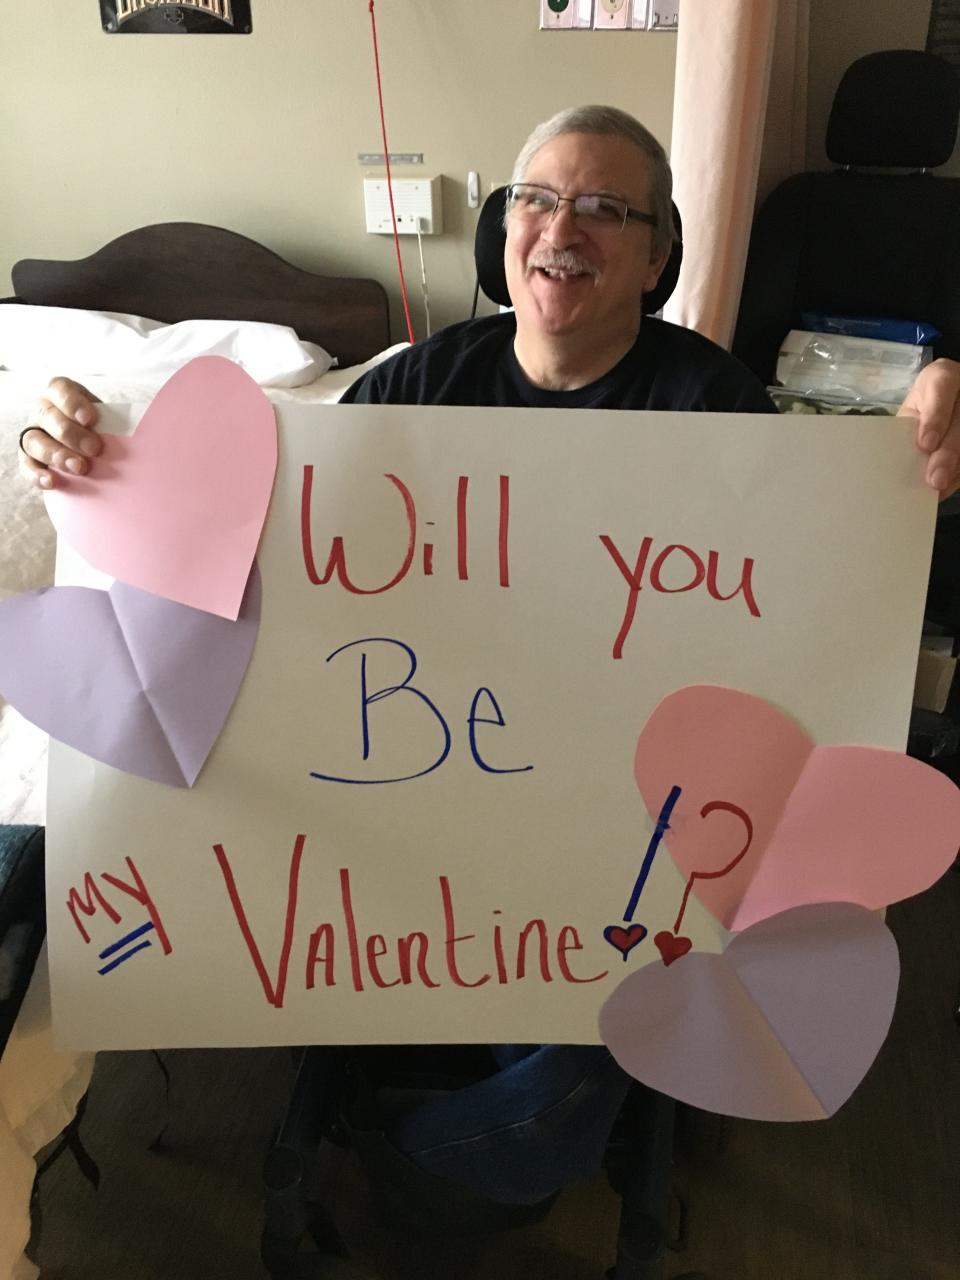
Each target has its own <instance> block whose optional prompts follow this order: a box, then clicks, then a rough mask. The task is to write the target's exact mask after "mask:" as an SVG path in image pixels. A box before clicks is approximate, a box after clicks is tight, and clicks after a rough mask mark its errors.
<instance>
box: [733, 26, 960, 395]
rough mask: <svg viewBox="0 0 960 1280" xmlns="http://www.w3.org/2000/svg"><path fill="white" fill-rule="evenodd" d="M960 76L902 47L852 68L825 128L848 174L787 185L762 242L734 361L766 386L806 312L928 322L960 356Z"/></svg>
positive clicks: (759, 228) (831, 151) (760, 233)
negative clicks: (958, 174) (956, 158)
mask: <svg viewBox="0 0 960 1280" xmlns="http://www.w3.org/2000/svg"><path fill="white" fill-rule="evenodd" d="M958 116H960V78H958V76H957V73H956V71H955V70H954V69H953V67H951V66H950V65H949V63H947V62H945V61H944V60H943V59H942V58H938V57H936V56H935V55H934V54H932V53H921V52H919V51H917V50H914V49H892V50H886V51H884V52H882V53H871V54H868V55H867V56H866V57H864V58H858V59H857V61H856V62H854V63H853V64H852V65H851V66H850V67H848V69H847V71H846V72H845V73H844V75H843V78H842V79H841V81H840V85H839V87H838V89H837V93H836V97H835V99H834V103H833V108H832V110H831V113H830V120H829V124H828V127H827V155H828V157H829V159H830V160H831V161H832V162H833V163H834V164H835V165H837V166H839V168H837V169H835V170H833V171H831V172H824V173H801V174H796V175H794V176H793V177H791V178H788V179H787V180H786V181H785V182H783V183H781V184H780V185H779V186H778V187H777V188H776V189H775V190H774V191H773V192H772V193H771V195H770V196H769V197H768V198H767V200H766V202H765V203H764V205H763V207H762V208H761V210H760V212H759V213H758V215H757V218H756V221H755V223H754V226H753V232H752V235H751V238H750V247H749V250H748V255H747V265H746V275H745V278H744V285H743V294H742V297H741V301H740V311H739V316H738V319H737V326H736V332H735V335H734V339H733V354H734V355H735V356H737V357H738V358H739V359H740V360H742V361H743V363H744V364H745V365H747V366H748V368H750V369H752V370H753V372H754V373H755V374H756V375H757V376H758V377H759V378H760V380H761V381H762V382H763V383H765V384H768V385H769V384H770V383H772V382H773V381H774V374H775V369H776V363H777V354H778V351H779V349H780V343H781V342H782V340H783V338H784V337H785V336H786V334H787V333H788V332H789V330H790V329H803V328H805V327H806V326H805V325H803V324H802V323H801V318H800V317H801V313H802V312H804V311H812V312H821V313H825V314H828V315H855V316H870V317H879V316H883V317H888V318H892V319H899V320H916V321H922V322H923V323H925V324H932V325H934V326H936V328H937V329H939V330H940V332H941V334H942V335H943V336H942V337H941V338H940V339H938V341H937V342H936V344H935V347H934V351H935V354H936V355H938V356H950V357H952V358H953V359H955V360H956V359H960V178H944V177H940V176H935V175H934V174H932V173H931V172H930V170H931V169H932V168H935V167H937V166H938V165H942V164H944V163H945V162H946V161H947V160H948V159H949V158H950V155H951V154H952V152H953V148H954V145H955V143H956V138H957V121H958Z"/></svg>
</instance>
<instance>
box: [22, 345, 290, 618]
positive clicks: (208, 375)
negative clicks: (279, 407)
mask: <svg viewBox="0 0 960 1280" xmlns="http://www.w3.org/2000/svg"><path fill="white" fill-rule="evenodd" d="M276 469H277V423H276V418H275V417H274V412H273V406H272V405H271V404H270V401H269V400H268V399H267V398H266V396H265V395H264V394H263V392H262V391H261V390H260V388H259V387H258V386H257V384H256V383H255V382H254V381H253V379H252V378H251V377H250V376H249V374H247V373H245V372H244V371H243V369H241V368H240V366H239V365H236V364H234V363H233V362H232V361H231V360H227V359H225V358H224V357H223V356H201V357H199V358H198V359H196V360H191V361H190V363H189V364H186V365H184V367H183V368H182V369H180V370H179V371H178V372H177V373H175V374H174V375H173V377H172V378H170V379H169V381H168V382H166V383H165V384H164V385H163V386H162V387H161V388H160V391H159V392H158V393H157V395H156V396H155V397H154V399H153V401H152V402H151V404H150V407H149V408H148V409H147V412H146V413H145V414H144V416H143V418H142V419H141V421H140V425H139V426H138V427H137V429H136V431H135V432H134V433H133V435H132V436H123V435H112V434H108V433H105V434H104V435H103V448H102V451H101V453H100V455H99V457H98V458H96V460H95V461H94V463H93V466H92V468H91V471H90V474H89V475H85V476H67V475H62V476H59V477H58V479H57V486H56V488H55V489H51V490H50V491H49V492H48V493H47V494H46V495H45V500H46V504H47V512H48V514H49V516H50V519H51V520H52V521H53V524H54V526H55V528H56V530H57V533H58V534H59V535H60V536H61V537H62V538H63V539H64V541H65V542H67V543H69V545H70V546H71V547H73V549H74V550H75V551H78V552H79V553H80V555H82V556H83V558H84V559H85V560H86V561H87V562H88V563H89V564H92V565H93V566H94V567H95V568H97V569H101V570H102V571H103V572H104V573H108V574H110V576H111V577H113V578H117V579H119V581H121V582H126V583H127V584H128V585H129V586H131V587H138V588H139V589H140V590H141V591H152V592H153V593H154V594H155V595H158V596H163V597H164V599H166V600H173V601H176V602H177V603H179V604H185V605H189V606H190V607H191V608H193V609H203V610H205V611H206V612H207V613H215V614H219V616H220V617H223V618H229V619H230V620H231V621H234V620H235V619H236V617H237V615H238V613H239V611H240V603H241V601H242V599H243V593H244V590H245V588H246V585H247V579H248V578H249V576H250V566H251V565H252V563H253V557H254V556H255V555H256V551H257V545H258V543H259V541H260V535H261V533H262V531H263V522H264V520H265V518H266V514H267V507H268V505H269V502H270V494H271V493H272V491H273V480H274V475H275V472H276Z"/></svg>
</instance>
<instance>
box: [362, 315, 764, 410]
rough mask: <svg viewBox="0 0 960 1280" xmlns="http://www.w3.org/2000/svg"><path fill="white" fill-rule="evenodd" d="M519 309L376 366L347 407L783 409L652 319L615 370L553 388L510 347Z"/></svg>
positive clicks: (739, 371) (704, 349)
mask: <svg viewBox="0 0 960 1280" xmlns="http://www.w3.org/2000/svg"><path fill="white" fill-rule="evenodd" d="M516 331H517V330H516V319H515V317H514V315H513V313H512V312H504V313H502V314H500V315H496V316H484V317H482V318H481V319H479V320H465V321H462V322H461V323H460V324H452V325H448V326H447V328H445V329H441V330H439V331H438V332H437V333H435V334H434V335H433V337H431V338H427V339H426V340H425V341H424V342H418V343H416V344H415V345H414V346H412V347H409V348H408V349H407V350H405V351H400V352H398V353H397V355H395V356H391V358H390V359H389V360H385V361H384V362H383V363H382V364H379V365H377V367H376V368H375V369H371V370H370V371H369V372H368V373H365V374H364V375H363V377H362V378H360V379H358V381H357V382H355V383H354V384H353V386H351V387H349V388H348V390H347V391H346V392H345V393H344V396H343V399H342V401H341V403H345V404H446V405H479V406H481V407H484V406H492V407H501V408H525V407H529V408H536V409H549V408H556V409H674V410H701V411H713V412H716V413H776V408H775V407H774V405H773V403H772V401H771V400H770V398H769V396H768V395H767V393H766V391H765V390H764V389H763V386H762V385H761V384H760V382H759V381H758V380H757V378H756V377H754V375H753V374H752V373H751V372H750V371H749V369H747V368H746V367H745V366H744V365H742V364H741V363H740V362H739V361H738V360H735V359H734V358H733V356H731V355H728V354H727V352H726V351H724V350H723V349H722V348H720V347H718V346H717V345H716V344H715V343H713V342H710V341H709V339H707V338H704V337H703V336H702V335H701V334H699V333H694V332H693V331H692V330H690V329H682V328H680V327H678V326H677V325H673V324H668V323H667V322H666V321H665V320H656V319H653V318H651V317H646V318H644V320H643V323H642V324H641V326H640V333H639V335H638V337H637V340H636V342H635V343H634V345H633V346H632V347H631V348H630V350H629V351H628V352H627V354H626V355H625V356H624V357H623V358H622V359H621V360H619V361H618V362H617V364H615V365H614V367H613V368H612V369H611V370H610V371H609V372H608V373H605V374H604V375H603V377H602V378H598V379H597V380H596V382H591V383H589V384H588V385H587V386H585V387H578V388H577V390H576V391H546V390H544V389H543V388H542V387H538V386H535V385H534V384H533V383H532V382H530V380H529V379H528V378H527V377H526V375H525V374H524V372H523V370H522V369H521V368H520V365H519V363H518V361H517V357H516V355H515V354H514V350H513V340H514V337H515V335H516Z"/></svg>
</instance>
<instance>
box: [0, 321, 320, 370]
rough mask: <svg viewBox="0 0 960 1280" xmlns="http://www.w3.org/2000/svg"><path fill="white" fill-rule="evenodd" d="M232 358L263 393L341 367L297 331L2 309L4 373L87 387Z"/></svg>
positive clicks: (242, 323)
mask: <svg viewBox="0 0 960 1280" xmlns="http://www.w3.org/2000/svg"><path fill="white" fill-rule="evenodd" d="M211 355H218V356H226V357H227V358H228V359H230V360H234V361H236V363H237V364H239V365H240V367H241V368H242V369H245V370H246V372H247V373H249V375H250V377H251V378H253V380H254V381H255V382H258V383H259V384H260V386H262V387H299V386H302V385H303V384H304V383H307V382H313V380H314V379H315V378H318V377H320V375H321V374H324V373H326V372H327V370H328V369H329V368H331V367H332V365H333V364H334V363H335V361H334V359H333V357H332V356H330V355H329V354H328V353H327V352H326V351H324V350H323V348H322V347H318V346H317V345H316V344H315V343H312V342H301V341H300V339H299V338H298V337H297V335H296V333H295V332H294V330H293V329H290V328H288V327H287V326H286V325H280V324H261V323H260V322H259V321H253V320H181V321H180V323H179V324H161V323H160V322H159V321H158V320H147V319H145V318H144V317H143V316H126V315H120V314H117V313H115V312H110V311H80V310H76V309H74V308H71V307H34V306H28V305H27V304H25V303H18V302H10V303H5V304H4V305H2V306H0V365H2V366H3V368H5V369H10V370H12V371H14V372H18V373H19V372H24V373H29V374H31V375H33V376H35V377H39V378H42V379H44V380H46V379H47V378H50V377H52V376H53V375H54V374H59V373H63V372H64V371H65V370H68V371H69V373H70V376H71V377H72V378H76V379H77V380H78V381H81V382H82V381H83V379H84V377H89V376H91V375H96V374H111V375H123V376H134V377H153V376H155V375H158V376H161V377H163V376H165V375H169V374H171V373H173V371H174V370H175V369H178V368H179V367H180V366H181V365H182V364H184V363H185V362H186V361H187V360H192V359H193V358H194V357H195V356H211Z"/></svg>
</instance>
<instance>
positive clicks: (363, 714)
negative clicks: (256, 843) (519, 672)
mask: <svg viewBox="0 0 960 1280" xmlns="http://www.w3.org/2000/svg"><path fill="white" fill-rule="evenodd" d="M375 645H394V646H395V647H396V648H398V649H401V650H402V651H403V652H404V654H406V657H407V660H408V662H409V667H408V669H407V673H406V675H405V676H404V677H403V679H402V680H401V681H400V683H399V684H390V685H386V686H385V687H384V688H382V689H377V690H376V691H375V692H374V693H371V692H370V690H369V688H368V685H367V657H368V654H369V651H370V649H371V647H372V646H375ZM358 646H361V648H360V734H361V739H362V743H363V747H362V757H363V760H364V761H367V760H369V758H370V707H371V706H372V705H373V704H374V703H375V702H383V701H384V699H386V698H393V697H396V696H397V695H399V694H409V695H410V696H411V697H413V698H416V699H417V700H418V701H419V703H420V705H421V706H423V707H425V708H426V710H427V711H428V712H429V714H430V715H431V716H432V717H433V720H434V722H435V723H436V724H437V725H438V726H439V728H440V731H441V734H442V737H443V745H442V747H441V748H440V751H439V753H438V754H437V756H436V757H435V758H434V760H433V761H432V762H431V763H429V764H426V765H425V767H424V768H422V769H420V770H418V772H416V773H408V774H404V775H403V776H402V777H400V778H339V777H335V776H334V775H333V774H329V773H314V772H311V774H310V777H311V778H319V779H321V781H323V782H349V783H356V784H358V785H367V786H369V785H371V784H380V783H385V782H411V781H412V780H413V779H414V778H423V777H425V776H426V775H427V774H428V773H433V771H434V769H439V768H440V766H441V765H442V764H443V762H444V760H446V758H447V756H448V755H449V754H450V747H451V745H452V742H453V735H452V734H451V732H450V726H449V724H448V723H447V721H446V719H445V717H444V716H443V714H442V712H441V711H440V709H439V707H438V706H437V704H436V703H435V702H434V701H433V700H432V699H431V698H429V697H428V696H427V694H425V693H424V692H423V690H422V689H418V688H417V687H416V686H415V685H412V684H411V683H410V681H411V680H412V679H413V677H414V674H415V673H416V670H417V655H416V654H415V653H414V651H413V650H412V649H411V648H410V646H409V645H406V644H404V643H403V641H402V640H391V639H389V637H387V636H371V637H369V638H368V639H366V640H351V641H350V643H349V644H344V645H341V646H340V648H339V649H334V651H333V653H331V654H329V655H328V657H327V662H330V661H331V660H332V659H333V658H336V657H337V656H338V655H339V654H341V653H346V651H347V650H348V649H356V648H357V647H358ZM482 704H489V707H488V708H486V707H485V709H489V710H490V711H491V712H492V713H493V718H491V717H490V716H489V715H481V714H480V708H481V705H482ZM479 724H489V725H494V726H496V727H497V728H499V729H503V728H506V721H505V720H504V718H503V712H502V711H501V710H500V704H499V703H498V702H497V699H496V697H495V696H494V694H493V692H492V691H491V690H490V689H487V688H486V687H484V686H482V685H481V687H480V688H479V689H478V690H477V691H476V693H475V694H474V695H473V700H472V701H471V703H470V713H469V715H468V716H467V736H468V741H469V743H470V754H471V755H472V756H473V759H474V762H475V763H476V765H477V766H478V768H480V769H482V770H483V771H484V773H501V774H502V773H529V771H530V770H531V769H532V768H533V765H532V764H525V765H520V766H518V767H514V768H506V769H501V768H497V767H496V766H495V765H492V764H490V763H488V761H486V760H485V759H484V758H483V756H481V754H480V748H479V745H478V743H477V725H479Z"/></svg>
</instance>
